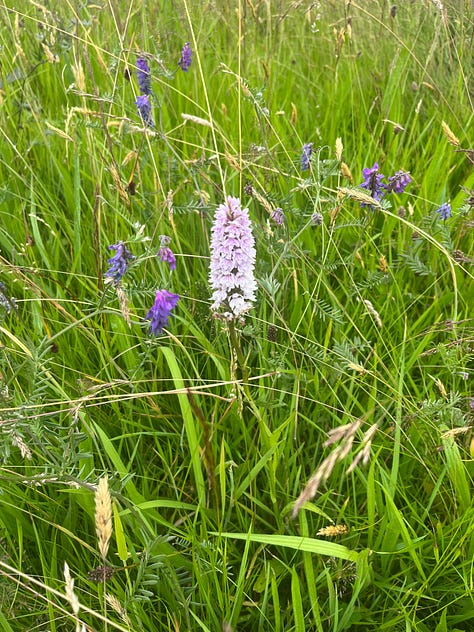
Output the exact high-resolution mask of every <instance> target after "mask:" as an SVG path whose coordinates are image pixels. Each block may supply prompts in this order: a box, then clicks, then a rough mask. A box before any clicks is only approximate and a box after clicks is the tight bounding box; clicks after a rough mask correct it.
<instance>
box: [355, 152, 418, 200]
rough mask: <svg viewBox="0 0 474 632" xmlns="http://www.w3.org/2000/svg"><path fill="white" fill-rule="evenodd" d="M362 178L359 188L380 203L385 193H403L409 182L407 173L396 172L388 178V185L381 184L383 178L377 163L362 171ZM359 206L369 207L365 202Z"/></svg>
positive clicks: (409, 177)
mask: <svg viewBox="0 0 474 632" xmlns="http://www.w3.org/2000/svg"><path fill="white" fill-rule="evenodd" d="M362 177H363V178H364V181H363V182H362V183H361V184H360V185H359V186H360V187H361V188H362V189H366V190H367V191H368V192H369V193H370V195H371V197H373V198H374V200H377V201H380V200H381V199H382V198H383V197H384V195H385V193H403V192H404V191H405V188H406V187H407V186H408V184H410V182H411V176H410V174H409V173H408V172H407V171H397V172H396V173H395V174H394V175H393V176H389V177H388V183H387V184H385V183H384V182H383V179H384V178H385V176H384V174H383V173H380V170H379V163H378V162H375V163H374V165H373V167H366V168H365V169H363V170H362ZM360 205H361V206H370V205H368V204H366V203H365V202H361V204H360Z"/></svg>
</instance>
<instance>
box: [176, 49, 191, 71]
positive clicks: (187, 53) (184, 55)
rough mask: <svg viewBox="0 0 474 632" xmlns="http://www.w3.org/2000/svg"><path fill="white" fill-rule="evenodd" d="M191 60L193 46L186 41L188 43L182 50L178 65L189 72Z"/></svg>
mask: <svg viewBox="0 0 474 632" xmlns="http://www.w3.org/2000/svg"><path fill="white" fill-rule="evenodd" d="M191 62H192V52H191V46H190V44H189V42H186V44H185V45H184V46H183V50H182V51H181V58H180V60H179V62H178V66H179V67H180V68H181V70H184V72H188V70H189V67H190V66H191Z"/></svg>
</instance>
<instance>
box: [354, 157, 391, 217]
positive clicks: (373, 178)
mask: <svg viewBox="0 0 474 632" xmlns="http://www.w3.org/2000/svg"><path fill="white" fill-rule="evenodd" d="M362 176H363V177H364V182H362V184H360V185H359V186H360V187H361V188H362V189H367V191H369V192H370V195H371V196H372V197H373V198H374V200H377V201H378V200H381V199H382V198H383V196H384V193H385V191H384V188H385V186H384V184H382V180H383V179H384V177H385V176H384V175H383V173H380V172H379V163H378V162H376V163H374V166H373V167H367V168H366V169H363V170H362ZM361 206H366V204H365V203H364V202H362V203H361Z"/></svg>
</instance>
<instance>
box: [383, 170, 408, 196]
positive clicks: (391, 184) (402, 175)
mask: <svg viewBox="0 0 474 632" xmlns="http://www.w3.org/2000/svg"><path fill="white" fill-rule="evenodd" d="M410 182H411V176H410V174H409V173H408V172H407V171H397V172H396V173H395V174H394V175H393V176H389V177H388V184H387V185H386V186H385V189H386V191H387V193H403V191H404V190H405V188H406V187H407V186H408V185H409V184H410Z"/></svg>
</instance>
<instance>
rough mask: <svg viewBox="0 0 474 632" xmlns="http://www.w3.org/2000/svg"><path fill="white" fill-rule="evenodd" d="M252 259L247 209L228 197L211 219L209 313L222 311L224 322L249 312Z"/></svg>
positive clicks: (253, 284)
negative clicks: (210, 291) (210, 298)
mask: <svg viewBox="0 0 474 632" xmlns="http://www.w3.org/2000/svg"><path fill="white" fill-rule="evenodd" d="M255 257H256V252H255V240H254V237H253V235H252V225H251V222H250V218H249V212H248V209H246V208H244V209H242V208H241V206H240V200H239V199H238V198H233V197H230V196H229V197H228V198H227V202H226V204H221V205H220V206H219V207H218V208H217V211H216V214H215V217H214V224H213V226H212V237H211V266H210V271H209V281H210V284H211V287H212V289H213V293H212V300H213V301H214V302H213V305H212V310H213V311H216V312H217V311H218V310H220V309H223V310H224V311H223V314H222V316H223V317H224V318H226V319H228V320H233V319H234V318H236V317H238V316H240V315H241V314H242V313H243V312H245V311H247V310H249V309H250V308H251V307H252V303H253V302H254V301H255V292H256V290H257V283H256V281H255V277H254V267H255Z"/></svg>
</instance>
